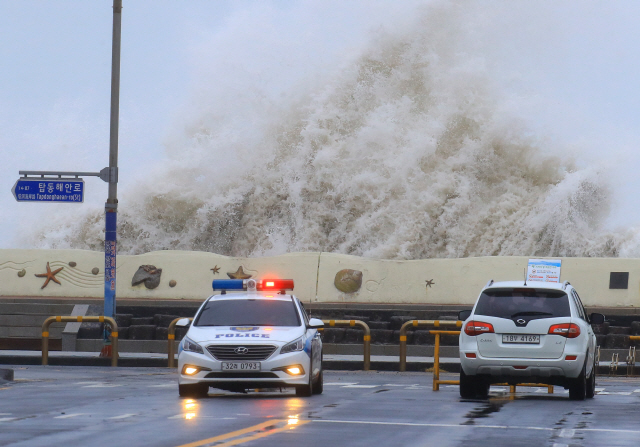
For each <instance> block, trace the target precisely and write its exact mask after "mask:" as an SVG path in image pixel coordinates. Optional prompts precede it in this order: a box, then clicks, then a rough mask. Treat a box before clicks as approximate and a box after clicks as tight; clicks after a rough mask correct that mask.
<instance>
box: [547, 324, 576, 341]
mask: <svg viewBox="0 0 640 447" xmlns="http://www.w3.org/2000/svg"><path fill="white" fill-rule="evenodd" d="M549 334H551V335H562V336H563V337H567V338H576V337H577V336H579V335H580V326H578V325H577V324H573V323H562V324H553V325H551V327H550V328H549Z"/></svg>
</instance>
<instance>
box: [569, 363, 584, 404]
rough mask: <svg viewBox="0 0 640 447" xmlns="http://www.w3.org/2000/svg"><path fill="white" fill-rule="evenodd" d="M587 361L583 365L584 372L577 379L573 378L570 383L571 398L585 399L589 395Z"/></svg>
mask: <svg viewBox="0 0 640 447" xmlns="http://www.w3.org/2000/svg"><path fill="white" fill-rule="evenodd" d="M586 367H587V362H586V361H585V364H584V365H583V366H582V372H581V373H580V375H579V376H578V377H576V378H575V379H571V383H570V384H569V399H571V400H584V399H585V397H586V395H587V378H586V377H585V375H586V369H587V368H586Z"/></svg>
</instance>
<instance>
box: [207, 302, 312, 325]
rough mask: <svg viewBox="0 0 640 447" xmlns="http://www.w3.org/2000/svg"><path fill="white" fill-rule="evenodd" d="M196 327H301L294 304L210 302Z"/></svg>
mask: <svg viewBox="0 0 640 447" xmlns="http://www.w3.org/2000/svg"><path fill="white" fill-rule="evenodd" d="M194 326H300V317H299V316H298V312H297V310H296V307H295V304H294V303H293V300H269V299H252V300H220V299H219V300H216V299H212V300H209V302H208V303H207V305H206V306H205V307H204V309H202V312H200V314H199V315H198V318H197V319H196V321H195V323H194Z"/></svg>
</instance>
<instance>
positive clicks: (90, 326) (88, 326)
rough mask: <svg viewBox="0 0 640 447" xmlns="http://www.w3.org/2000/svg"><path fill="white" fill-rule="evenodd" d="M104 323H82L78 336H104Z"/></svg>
mask: <svg viewBox="0 0 640 447" xmlns="http://www.w3.org/2000/svg"><path fill="white" fill-rule="evenodd" d="M102 325H103V324H102V323H82V324H81V325H80V329H79V330H78V338H81V339H92V340H95V339H100V338H102V337H103V332H104V329H103V327H102Z"/></svg>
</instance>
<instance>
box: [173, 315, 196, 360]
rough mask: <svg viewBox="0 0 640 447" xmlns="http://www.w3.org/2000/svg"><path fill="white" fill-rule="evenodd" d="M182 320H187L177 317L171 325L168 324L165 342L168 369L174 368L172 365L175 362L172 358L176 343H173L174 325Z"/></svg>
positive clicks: (174, 337)
mask: <svg viewBox="0 0 640 447" xmlns="http://www.w3.org/2000/svg"><path fill="white" fill-rule="evenodd" d="M184 318H187V317H179V318H176V319H175V320H173V321H172V322H171V323H169V329H168V330H167V341H168V345H167V353H168V356H169V364H168V368H173V367H174V365H173V363H174V362H175V358H174V356H175V347H176V343H175V339H176V323H177V322H178V321H180V320H182V319H184ZM189 321H193V318H189Z"/></svg>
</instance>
